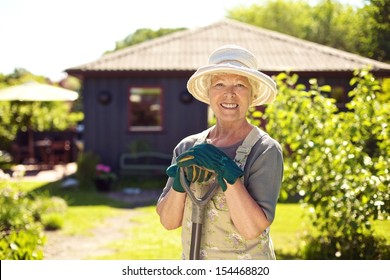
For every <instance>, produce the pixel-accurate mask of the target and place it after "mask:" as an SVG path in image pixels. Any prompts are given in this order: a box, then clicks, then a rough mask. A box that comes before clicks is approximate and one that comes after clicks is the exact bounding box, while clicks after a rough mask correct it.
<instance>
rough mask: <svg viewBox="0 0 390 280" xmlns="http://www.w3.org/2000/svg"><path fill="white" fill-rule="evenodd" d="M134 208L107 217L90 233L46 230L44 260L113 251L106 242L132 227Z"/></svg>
mask: <svg viewBox="0 0 390 280" xmlns="http://www.w3.org/2000/svg"><path fill="white" fill-rule="evenodd" d="M134 215H135V213H134V210H132V209H126V210H123V213H121V214H120V215H117V216H114V217H109V218H107V219H105V220H104V221H103V222H102V223H100V224H99V225H98V226H97V227H96V228H94V229H93V230H92V232H91V235H88V236H84V235H67V234H64V233H62V232H61V231H49V232H46V236H47V242H46V244H45V247H44V250H43V251H44V259H45V260H82V259H88V258H91V257H97V256H103V255H107V254H111V253H114V251H113V250H110V249H109V248H108V247H107V244H109V243H111V242H113V241H115V240H118V239H121V238H124V237H125V235H126V231H129V230H130V229H131V227H132V223H131V222H130V219H131V217H133V216H134Z"/></svg>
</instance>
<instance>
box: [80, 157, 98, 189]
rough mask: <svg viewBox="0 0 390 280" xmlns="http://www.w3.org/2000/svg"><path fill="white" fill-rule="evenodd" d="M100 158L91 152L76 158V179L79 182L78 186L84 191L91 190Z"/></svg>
mask: <svg viewBox="0 0 390 280" xmlns="http://www.w3.org/2000/svg"><path fill="white" fill-rule="evenodd" d="M99 160H100V157H99V156H98V155H96V154H94V153H93V152H84V153H81V154H80V155H79V157H78V158H77V172H76V177H77V180H78V181H79V186H80V187H82V188H85V189H91V188H93V187H94V186H93V180H94V178H95V175H96V165H97V164H98V163H99Z"/></svg>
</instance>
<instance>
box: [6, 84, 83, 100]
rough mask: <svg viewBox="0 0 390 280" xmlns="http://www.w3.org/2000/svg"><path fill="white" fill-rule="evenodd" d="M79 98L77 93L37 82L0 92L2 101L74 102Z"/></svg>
mask: <svg viewBox="0 0 390 280" xmlns="http://www.w3.org/2000/svg"><path fill="white" fill-rule="evenodd" d="M78 97H79V95H78V93H77V92H75V91H71V90H68V89H64V88H60V87H56V86H51V85H46V84H40V83H36V82H28V83H25V84H22V85H17V86H11V87H7V88H4V89H1V90H0V101H74V100H76V99H77V98H78Z"/></svg>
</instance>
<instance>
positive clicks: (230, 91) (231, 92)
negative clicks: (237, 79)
mask: <svg viewBox="0 0 390 280" xmlns="http://www.w3.org/2000/svg"><path fill="white" fill-rule="evenodd" d="M225 95H236V92H235V87H234V86H233V85H232V86H227V87H226V90H225Z"/></svg>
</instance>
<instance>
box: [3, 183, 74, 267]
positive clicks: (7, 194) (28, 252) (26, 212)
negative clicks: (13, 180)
mask: <svg viewBox="0 0 390 280" xmlns="http://www.w3.org/2000/svg"><path fill="white" fill-rule="evenodd" d="M0 205H1V207H0V259H2V260H5V259H11V260H36V259H42V258H43V248H42V247H43V245H44V244H45V241H46V239H45V235H44V229H50V230H54V229H58V228H61V227H62V225H63V221H64V214H65V212H66V210H67V204H66V202H65V200H63V199H62V198H60V197H49V196H46V195H44V194H40V195H30V194H28V193H24V192H18V191H16V190H14V189H12V188H8V187H5V188H3V189H1V190H0Z"/></svg>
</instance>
